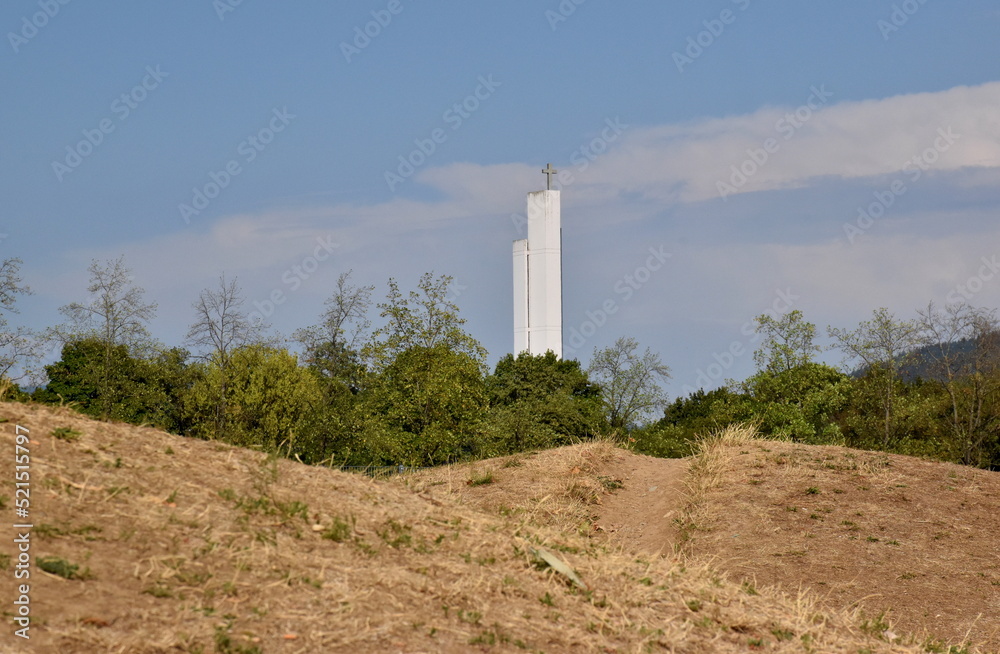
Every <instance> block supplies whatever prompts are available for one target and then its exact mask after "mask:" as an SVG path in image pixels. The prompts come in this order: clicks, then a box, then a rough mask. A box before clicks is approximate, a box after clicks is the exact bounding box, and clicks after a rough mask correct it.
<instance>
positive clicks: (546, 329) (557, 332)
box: [514, 164, 562, 359]
mask: <svg viewBox="0 0 1000 654" xmlns="http://www.w3.org/2000/svg"><path fill="white" fill-rule="evenodd" d="M542 172H543V173H545V174H546V175H547V176H548V182H547V184H546V187H547V189H546V190H544V191H535V192H533V193H528V238H526V239H521V240H519V241H514V355H515V356H516V355H518V354H520V353H521V352H524V351H527V352H529V353H530V354H532V355H539V354H545V353H546V352H547V351H548V350H552V351H553V352H554V353H555V355H556V356H557V357H559V358H560V359H561V358H562V225H561V217H560V200H559V191H553V190H552V176H553V175H555V174H556V173H557V172H559V171H557V170H555V169H554V168H552V164H549V165H548V167H547V168H546V169H545V170H543V171H542Z"/></svg>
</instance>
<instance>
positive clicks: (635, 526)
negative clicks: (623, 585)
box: [405, 441, 1000, 652]
mask: <svg viewBox="0 0 1000 654" xmlns="http://www.w3.org/2000/svg"><path fill="white" fill-rule="evenodd" d="M584 451H585V452H588V451H587V450H584ZM706 458H708V459H711V460H710V461H705V462H704V463H706V464H707V465H698V466H695V470H694V471H693V472H691V476H689V475H688V468H689V467H690V465H691V462H690V461H688V460H683V461H679V460H664V459H655V458H651V457H646V456H637V455H634V454H631V453H628V452H625V451H623V450H620V449H611V448H605V449H601V448H597V449H594V450H590V451H589V453H588V454H587V455H586V456H581V455H580V454H579V453H574V454H573V455H572V456H571V455H569V452H568V451H567V450H555V451H551V452H543V453H540V454H538V455H531V456H527V457H520V458H518V457H515V458H512V459H502V460H497V461H485V462H479V463H477V464H471V465H468V466H455V467H454V468H453V469H449V470H448V471H447V472H442V471H434V472H431V473H428V474H425V475H424V476H423V477H424V480H423V482H417V481H414V480H410V481H407V482H405V483H408V484H411V485H416V486H421V484H424V485H426V484H427V483H428V480H438V481H440V480H441V479H442V478H443V477H442V476H443V475H446V476H448V477H449V479H450V483H449V484H447V485H442V486H438V488H447V492H450V493H453V494H457V495H459V496H460V497H461V498H462V500H463V501H465V502H467V503H471V504H473V505H476V506H480V507H483V508H486V509H488V510H498V509H499V510H500V511H502V512H507V511H511V510H513V511H523V512H525V513H528V514H530V515H532V516H534V517H535V519H538V520H541V521H545V522H549V523H553V522H557V521H562V523H561V524H562V525H563V527H564V528H567V527H577V528H578V529H579V530H580V531H581V532H584V531H592V532H593V533H594V534H595V536H600V535H602V534H605V533H606V534H608V535H609V537H610V542H611V543H614V544H616V545H617V546H619V547H622V548H623V549H625V550H627V551H634V552H644V553H648V554H660V555H664V556H667V557H670V556H672V552H673V549H674V547H678V548H680V549H682V550H683V552H684V554H685V555H686V556H688V557H693V558H694V559H696V560H700V561H711V563H712V566H713V568H715V569H718V570H720V571H723V572H726V573H728V575H730V576H731V578H733V579H734V580H736V581H737V582H740V583H745V584H746V585H747V588H750V589H755V590H759V589H761V588H763V587H769V586H776V587H781V588H783V589H785V590H787V591H790V592H795V591H797V590H799V589H807V590H808V591H810V592H811V593H812V594H814V595H815V596H817V597H821V598H823V601H824V603H825V604H826V605H827V606H830V607H859V608H861V609H863V611H864V613H865V615H866V616H867V618H868V620H869V624H871V625H881V626H882V627H885V628H887V626H888V623H887V621H891V622H892V623H893V628H892V629H891V630H888V634H889V635H890V636H892V635H893V634H895V635H898V636H901V637H902V635H903V634H904V633H906V632H909V633H911V634H915V637H916V638H917V640H918V641H919V642H921V643H926V646H927V651H947V648H946V647H945V648H943V649H937V648H939V647H943V645H942V643H944V642H948V643H956V644H959V643H963V642H966V641H972V642H976V643H979V644H980V645H981V648H982V650H983V651H988V652H1000V545H998V543H1000V541H998V539H997V536H996V535H997V534H998V533H1000V474H997V473H991V472H986V471H982V470H976V469H972V468H967V467H963V466H956V465H950V464H943V463H938V462H930V461H922V460H919V459H914V458H911V457H904V456H894V455H886V454H882V453H872V452H862V451H856V450H849V449H846V448H837V447H815V446H804V445H794V444H790V443H777V442H770V441H756V442H751V443H744V444H737V445H732V446H726V447H718V448H715V449H714V450H713V451H712V452H711V454H710V455H706ZM512 464H514V465H512ZM510 468H512V469H510ZM559 469H563V470H568V471H569V474H568V475H553V474H552V473H553V471H554V470H559ZM487 472H492V473H493V474H494V477H495V481H494V483H492V484H487V485H478V486H474V485H469V484H465V483H462V482H463V480H464V481H469V480H474V479H477V478H480V477H482V475H484V474H485V473H487ZM692 477H693V478H692ZM430 483H431V484H434V483H436V482H434V481H431V482H430ZM567 483H569V484H571V486H570V487H571V488H574V489H577V490H578V489H581V488H590V489H591V490H595V489H596V490H595V492H596V493H597V494H596V495H592V496H587V495H586V494H584V495H581V496H582V497H589V499H588V501H587V505H588V507H587V510H586V511H573V510H571V509H570V508H568V507H567V506H565V505H562V504H558V503H554V502H553V500H552V499H551V498H552V497H553V495H554V493H555V489H557V488H558V487H559V486H560V484H563V485H565V484H567ZM689 487H690V488H689ZM692 489H694V490H692ZM540 500H544V501H540ZM567 518H569V519H568V520H567ZM882 613H886V614H887V615H886V617H885V618H882V619H879V617H878V616H879V615H881V614H882ZM883 630H887V629H883ZM959 649H960V648H959ZM956 651H958V650H956Z"/></svg>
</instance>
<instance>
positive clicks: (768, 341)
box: [753, 309, 820, 374]
mask: <svg viewBox="0 0 1000 654" xmlns="http://www.w3.org/2000/svg"><path fill="white" fill-rule="evenodd" d="M756 321H757V328H756V332H757V333H758V334H761V335H762V336H763V339H764V340H763V342H762V343H761V346H760V348H758V349H757V350H756V351H755V352H754V354H753V360H754V363H756V364H757V370H759V371H767V372H770V373H772V374H778V373H781V372H785V371H788V370H792V369H793V368H796V367H798V366H801V365H803V364H806V363H810V362H811V361H812V358H813V355H814V354H816V353H817V352H819V351H820V348H819V346H817V345H815V344H814V343H813V341H814V339H815V338H816V325H814V324H813V323H811V322H806V321H805V320H803V319H802V312H801V311H799V310H798V309H796V310H794V311H789V312H788V313H786V314H784V315H783V316H781V317H780V318H778V319H775V318H772V317H771V316H769V315H767V314H762V315H760V316H757V318H756Z"/></svg>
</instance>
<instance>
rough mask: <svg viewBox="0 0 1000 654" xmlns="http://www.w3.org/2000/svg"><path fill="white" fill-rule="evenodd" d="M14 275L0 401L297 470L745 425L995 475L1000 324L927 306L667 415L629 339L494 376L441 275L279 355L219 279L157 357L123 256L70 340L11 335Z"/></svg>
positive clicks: (513, 362)
mask: <svg viewBox="0 0 1000 654" xmlns="http://www.w3.org/2000/svg"><path fill="white" fill-rule="evenodd" d="M20 265H21V261H20V260H19V259H16V258H14V259H7V260H5V261H3V263H2V265H0V382H2V384H0V393H2V394H6V395H8V396H9V397H11V398H12V399H19V400H23V401H34V402H41V403H55V404H70V405H72V406H73V407H75V408H76V409H77V410H79V411H81V412H83V413H85V414H88V415H91V416H93V417H96V418H99V419H103V420H117V421H123V422H129V423H133V424H146V425H152V426H156V427H160V428H163V429H165V430H168V431H170V432H173V433H176V434H180V435H184V436H190V437H195V438H203V439H218V440H222V441H226V442H229V443H233V444H237V445H241V446H245V447H252V448H257V449H261V450H266V451H271V452H277V453H280V454H282V455H284V456H288V457H292V458H296V459H299V460H301V461H303V462H306V463H311V464H326V465H356V466H369V465H372V466H378V465H410V466H430V465H439V464H443V463H449V462H454V461H460V460H470V459H478V458H486V457H493V456H501V455H505V454H511V453H514V452H519V451H524V450H529V449H539V448H547V447H554V446H559V445H564V444H569V443H574V442H579V441H580V440H586V439H591V438H596V437H609V438H613V439H615V440H617V441H619V442H621V443H623V444H625V445H626V446H628V447H631V448H632V449H634V450H636V451H638V452H641V453H646V454H651V455H655V456H684V455H686V454H688V453H690V451H691V445H692V442H693V440H694V439H695V438H696V437H697V436H698V435H700V434H704V433H705V432H706V431H711V430H715V429H718V428H721V427H724V426H726V425H728V424H731V423H736V422H752V423H754V424H756V425H758V428H759V430H760V431H761V432H762V433H763V434H764V435H766V436H769V437H773V438H780V439H788V440H794V441H798V442H804V443H814V444H834V445H847V446H851V447H859V448H867V449H879V450H885V451H893V452H901V453H907V454H916V455H924V456H931V457H935V458H939V459H942V460H948V461H956V462H961V463H965V464H968V465H974V466H980V467H990V468H998V467H1000V365H998V364H1000V325H998V322H997V318H996V315H995V311H992V310H988V309H981V308H975V307H972V306H969V305H967V304H953V305H948V306H946V307H944V308H939V307H936V306H935V305H933V304H930V305H928V306H927V307H926V308H925V309H923V310H921V311H918V312H917V317H916V318H914V319H912V320H903V319H898V318H896V317H895V316H893V315H892V314H891V313H889V311H888V310H887V309H884V308H881V309H877V310H876V311H875V312H874V313H873V315H872V319H871V320H867V321H863V322H862V323H861V324H859V325H858V326H857V327H856V328H855V329H853V330H847V329H840V328H833V327H830V328H828V335H829V337H830V339H831V341H832V343H833V344H832V346H831V347H833V348H835V349H837V350H839V351H840V352H842V353H843V354H844V356H845V361H844V366H842V368H843V369H836V368H834V367H831V366H829V365H826V364H823V363H819V362H817V360H816V359H817V356H818V355H819V353H820V352H821V351H822V348H821V347H820V346H819V345H817V344H816V339H817V330H816V326H815V325H814V324H812V323H809V322H807V321H806V320H805V319H804V317H803V315H802V313H801V312H800V311H798V310H796V311H791V312H788V313H786V314H784V315H780V316H770V315H762V316H759V317H758V318H757V319H756V331H757V333H758V334H759V335H760V337H761V345H760V347H759V348H758V349H757V350H756V352H755V353H754V362H755V366H756V371H755V373H754V374H753V375H752V376H750V377H749V378H748V379H746V380H743V381H734V380H729V381H728V382H727V384H726V385H725V386H724V387H722V388H719V389H715V390H710V391H706V390H704V389H702V390H699V391H696V392H694V393H692V394H690V395H689V396H688V397H682V398H677V399H675V400H674V401H673V402H669V401H668V398H667V396H666V394H665V392H664V390H663V383H664V382H665V381H666V380H667V379H668V378H669V376H670V369H669V368H668V367H667V366H666V365H664V364H663V363H662V362H661V360H660V357H659V355H658V354H656V353H654V352H652V351H651V350H649V349H648V348H646V349H645V350H643V351H640V346H639V344H638V343H637V342H636V341H635V340H634V339H631V338H625V337H623V338H619V339H618V340H617V341H616V342H615V343H614V344H613V345H612V346H610V347H607V348H604V349H597V348H595V350H594V352H593V355H592V357H591V362H590V365H589V366H588V367H587V368H584V367H583V366H582V365H581V363H580V362H579V361H577V360H563V359H560V358H558V357H556V356H555V355H554V354H553V353H551V352H549V353H547V354H545V355H540V356H531V355H529V354H527V353H521V354H519V355H517V356H516V357H515V356H514V355H512V354H508V355H506V356H505V357H503V358H502V359H500V361H499V362H498V363H497V364H496V366H495V367H494V369H493V370H490V369H489V368H488V367H487V365H486V356H487V353H486V351H485V349H484V348H483V346H482V345H481V344H480V343H479V342H478V341H477V340H476V339H475V338H473V337H472V336H471V335H470V334H469V333H468V332H467V331H466V330H465V327H464V325H465V319H464V318H462V317H461V316H460V315H459V308H458V306H457V305H456V304H455V301H454V298H453V297H452V295H451V293H450V286H451V281H452V280H451V278H450V277H448V276H446V275H442V276H435V275H433V274H432V273H426V274H424V275H423V276H421V277H420V279H419V280H417V281H416V285H415V288H413V289H410V290H404V289H401V288H400V285H399V283H398V282H397V281H396V280H394V279H390V280H389V281H388V284H387V291H386V294H385V298H384V300H382V301H381V302H374V300H373V296H374V293H375V287H374V286H370V285H367V286H365V285H356V284H354V283H353V282H352V279H351V273H350V272H346V273H343V274H342V275H340V277H339V278H338V280H337V282H336V285H335V287H334V288H333V289H332V293H331V295H330V297H329V298H328V299H327V300H326V302H325V304H324V306H323V310H322V312H321V313H320V315H319V316H318V319H317V323H316V324H315V325H312V326H309V327H305V328H302V329H298V330H296V331H295V332H294V333H293V334H292V335H291V337H290V338H287V339H286V338H281V337H278V336H276V335H275V334H273V333H272V331H271V328H270V325H268V324H266V323H265V322H263V321H261V320H260V319H259V315H258V316H257V317H256V319H255V316H254V314H253V313H251V312H249V311H248V310H247V308H246V300H245V297H244V295H243V292H242V289H241V288H240V286H239V283H238V280H237V279H236V278H233V279H227V277H226V276H225V275H222V276H221V277H220V278H219V279H218V280H217V283H216V284H215V285H213V286H212V287H209V288H206V289H204V290H203V291H202V292H201V293H200V294H199V296H198V298H197V299H196V300H195V301H194V302H193V304H192V322H191V324H190V327H189V329H188V332H187V334H186V337H185V339H184V342H183V344H182V346H175V347H167V346H165V345H163V344H161V343H158V342H156V341H155V339H153V338H152V337H151V335H150V333H149V331H148V325H149V323H150V321H151V320H153V318H154V317H155V313H156V308H157V307H156V304H155V303H154V302H148V301H147V300H146V298H145V292H144V291H143V289H142V288H141V287H140V286H137V285H136V284H134V283H133V281H132V277H131V273H130V270H129V269H128V267H127V266H126V264H125V261H124V258H121V257H120V258H118V259H116V260H111V261H106V262H99V261H94V262H93V263H92V264H91V266H90V267H89V269H88V272H89V275H90V283H89V286H88V289H87V290H88V293H89V298H90V299H89V300H87V301H85V302H74V303H71V304H68V305H66V306H64V307H61V308H60V313H61V314H62V315H63V316H64V318H65V321H64V322H63V323H62V324H60V325H57V326H55V327H51V328H49V329H47V330H45V332H44V333H42V334H36V333H32V332H30V330H27V329H24V328H10V327H9V326H8V324H7V322H6V318H7V316H8V315H10V314H13V313H16V300H17V297H18V296H20V295H26V294H29V293H30V292H31V291H30V288H28V287H27V286H26V285H25V284H24V283H23V280H22V279H21V277H20V273H19V270H20V268H19V267H20ZM373 308H374V310H375V312H377V315H378V316H379V318H380V320H381V322H380V324H379V325H378V326H376V327H374V328H373V326H372V324H371V322H370V321H369V319H368V316H369V315H370V314H372V313H373V311H372V309H373ZM52 343H56V344H58V347H59V348H60V354H61V357H60V359H59V360H58V361H56V362H55V363H52V364H49V365H47V366H44V372H45V379H46V383H45V385H44V386H40V387H38V388H35V389H34V390H33V391H32V392H30V393H27V392H24V391H21V390H20V389H19V388H18V387H17V385H16V383H15V382H18V381H21V380H20V379H19V378H18V377H19V376H20V375H25V374H28V373H29V372H30V365H29V364H30V362H31V361H32V360H37V359H38V357H39V356H40V355H41V353H42V352H43V351H45V348H44V347H43V346H44V345H45V344H52ZM293 344H294V345H295V347H294V348H290V347H289V346H290V345H293ZM0 396H2V395H0Z"/></svg>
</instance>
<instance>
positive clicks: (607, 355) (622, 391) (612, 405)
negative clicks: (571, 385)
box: [587, 337, 670, 430]
mask: <svg viewBox="0 0 1000 654" xmlns="http://www.w3.org/2000/svg"><path fill="white" fill-rule="evenodd" d="M638 348H639V343H638V342H637V341H636V340H635V339H634V338H626V337H621V338H619V339H618V340H617V341H615V344H614V345H612V346H611V347H607V348H604V349H603V350H598V349H597V348H594V355H593V357H592V358H591V360H590V367H589V368H588V369H587V372H588V374H589V375H590V377H591V379H593V380H594V381H595V382H596V383H597V384H598V385H599V386H600V387H601V394H602V399H603V402H604V409H605V416H606V417H607V421H608V424H609V425H610V426H611V428H612V429H614V430H625V429H628V428H631V427H633V426H634V425H636V423H638V422H639V421H641V420H643V419H645V418H647V417H649V416H650V415H652V414H653V413H655V412H657V411H659V410H662V409H663V408H664V407H665V406H666V403H667V397H666V394H665V393H664V391H663V388H662V387H661V386H660V383H661V382H663V381H665V380H667V379H669V378H670V368H669V367H667V366H666V365H664V364H663V363H662V362H661V361H660V355H659V354H655V353H654V352H652V351H651V350H650V349H649V348H646V351H645V352H643V354H642V355H641V356H640V355H638V354H637V353H636V350H637V349H638Z"/></svg>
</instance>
